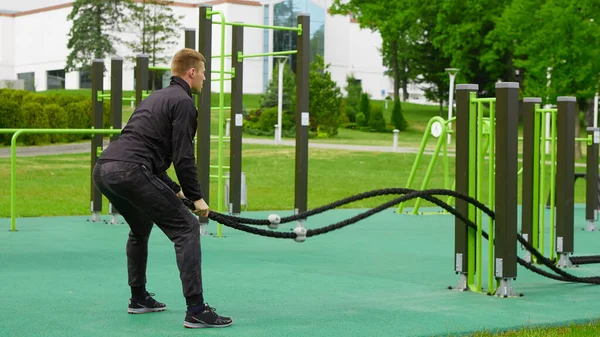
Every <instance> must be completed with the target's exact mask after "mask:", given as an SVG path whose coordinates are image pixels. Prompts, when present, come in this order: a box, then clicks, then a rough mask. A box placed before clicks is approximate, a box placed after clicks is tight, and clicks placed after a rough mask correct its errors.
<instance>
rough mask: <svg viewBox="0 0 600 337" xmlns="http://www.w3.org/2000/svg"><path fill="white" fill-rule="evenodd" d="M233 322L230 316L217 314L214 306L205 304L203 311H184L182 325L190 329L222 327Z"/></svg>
mask: <svg viewBox="0 0 600 337" xmlns="http://www.w3.org/2000/svg"><path fill="white" fill-rule="evenodd" d="M232 323H233V321H232V320H231V318H229V317H223V316H219V315H217V313H216V312H215V308H211V307H209V306H208V304H206V305H205V308H204V311H202V312H201V313H198V314H192V313H191V312H189V311H188V312H186V315H185V320H184V321H183V326H184V327H186V328H190V329H197V328H224V327H226V326H230V325H231V324H232Z"/></svg>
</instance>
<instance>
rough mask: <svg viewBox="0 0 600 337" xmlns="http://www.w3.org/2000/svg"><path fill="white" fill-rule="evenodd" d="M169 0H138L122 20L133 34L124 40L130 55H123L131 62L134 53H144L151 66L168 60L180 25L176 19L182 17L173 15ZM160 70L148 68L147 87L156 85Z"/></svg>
mask: <svg viewBox="0 0 600 337" xmlns="http://www.w3.org/2000/svg"><path fill="white" fill-rule="evenodd" d="M172 2H173V1H172V0H142V2H141V3H140V4H139V5H137V6H135V7H134V8H135V10H134V11H133V13H132V14H131V16H129V17H128V18H127V20H126V24H127V25H128V26H129V30H130V31H131V32H132V33H133V36H134V38H132V39H131V40H128V41H125V43H124V45H125V46H126V47H128V48H129V49H130V50H131V52H132V56H128V57H126V59H127V60H129V61H131V62H135V56H134V55H136V54H147V55H148V63H149V64H150V65H151V66H158V65H161V64H167V63H169V61H170V59H171V54H172V53H171V49H172V47H173V46H175V45H177V42H178V38H179V37H180V35H181V29H182V26H181V24H179V21H180V20H181V19H183V16H179V17H177V16H175V14H174V13H173V11H172V10H171V6H170V4H171V3H172ZM163 73H164V71H157V70H153V71H151V74H152V81H151V83H152V85H151V86H150V89H152V90H154V89H155V88H156V84H157V83H156V80H157V76H162V74H163Z"/></svg>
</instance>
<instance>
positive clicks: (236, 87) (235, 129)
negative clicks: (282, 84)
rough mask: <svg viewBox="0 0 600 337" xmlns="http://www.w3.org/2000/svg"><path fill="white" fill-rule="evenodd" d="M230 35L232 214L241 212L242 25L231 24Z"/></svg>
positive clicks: (230, 174) (230, 185)
mask: <svg viewBox="0 0 600 337" xmlns="http://www.w3.org/2000/svg"><path fill="white" fill-rule="evenodd" d="M231 29H232V32H231V34H232V37H231V39H232V40H231V42H232V46H231V68H232V70H233V72H234V74H235V75H234V76H233V79H232V82H231V123H230V133H229V134H230V137H231V138H230V148H229V182H230V183H229V204H230V205H229V211H230V213H231V214H233V215H239V214H240V212H241V200H242V121H243V118H242V116H243V115H242V110H243V105H242V101H243V87H244V77H243V74H244V63H243V59H240V58H239V57H238V56H239V55H238V53H240V52H243V51H244V27H242V26H233V27H231Z"/></svg>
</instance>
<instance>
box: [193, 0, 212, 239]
mask: <svg viewBox="0 0 600 337" xmlns="http://www.w3.org/2000/svg"><path fill="white" fill-rule="evenodd" d="M210 10H212V6H209V5H203V4H201V5H200V8H199V12H200V19H199V25H198V27H199V33H198V51H199V52H200V53H201V54H202V55H204V58H205V59H206V62H204V68H205V73H204V76H205V77H206V79H205V80H204V86H203V88H202V93H201V94H200V95H198V100H199V101H198V107H199V111H198V112H199V113H198V129H197V135H196V137H197V143H196V152H197V157H196V162H197V166H198V181H199V182H200V186H201V188H202V194H203V195H204V201H206V203H207V204H208V205H209V206H210V104H211V102H210V93H211V83H212V82H211V79H212V71H211V69H212V68H211V67H212V18H210V17H207V15H206V14H207V12H208V11H210ZM207 224H208V218H200V225H201V227H200V233H201V234H202V235H207V234H208V233H206V225H207Z"/></svg>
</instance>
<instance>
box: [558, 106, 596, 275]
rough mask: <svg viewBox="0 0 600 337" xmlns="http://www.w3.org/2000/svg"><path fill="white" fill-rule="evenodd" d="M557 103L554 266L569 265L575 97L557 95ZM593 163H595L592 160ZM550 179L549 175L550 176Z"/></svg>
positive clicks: (571, 245)
mask: <svg viewBox="0 0 600 337" xmlns="http://www.w3.org/2000/svg"><path fill="white" fill-rule="evenodd" d="M556 102H557V105H558V114H557V130H556V132H557V135H556V138H557V139H556V143H557V144H556V152H557V153H556V195H557V196H560V197H559V198H556V252H557V254H558V257H559V261H558V264H557V265H558V267H570V266H572V264H571V260H570V259H569V256H568V255H569V254H570V253H573V213H574V210H573V207H574V204H575V202H574V197H575V196H574V194H575V191H574V190H575V186H574V184H573V181H574V180H575V151H574V149H575V116H576V115H577V113H576V111H575V108H576V104H577V101H576V98H575V97H566V96H561V97H558V98H557V99H556ZM595 165H598V163H597V162H596V164H595ZM551 179H552V178H551Z"/></svg>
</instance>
